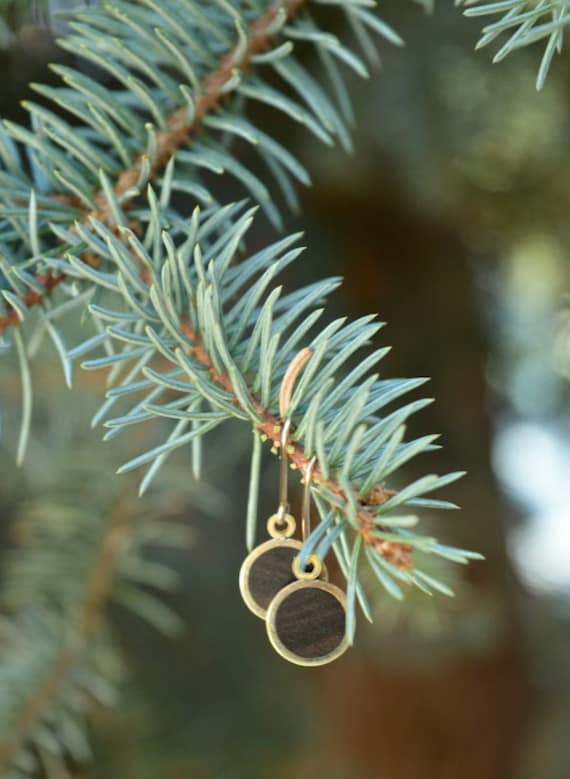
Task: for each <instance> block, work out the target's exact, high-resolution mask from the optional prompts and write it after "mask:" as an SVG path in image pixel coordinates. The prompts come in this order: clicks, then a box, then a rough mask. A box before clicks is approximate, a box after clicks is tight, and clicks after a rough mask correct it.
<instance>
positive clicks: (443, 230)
mask: <svg viewBox="0 0 570 779" xmlns="http://www.w3.org/2000/svg"><path fill="white" fill-rule="evenodd" d="M384 172H385V171H384ZM383 175H384V173H383ZM374 189H375V190H376V191H375V192H374V194H372V193H368V196H367V193H366V192H362V193H360V194H359V195H358V196H356V197H355V196H353V195H351V194H348V193H347V192H345V191H338V192H331V191H330V190H329V191H328V194H327V195H326V196H325V198H324V199H322V198H321V199H319V200H318V201H316V202H313V203H312V207H313V208H314V209H315V211H316V212H317V218H318V219H319V220H320V221H322V222H323V223H324V224H325V225H326V229H327V231H328V232H329V239H330V241H331V242H332V243H334V245H335V246H336V247H338V249H337V250H336V263H337V267H334V268H330V270H331V271H332V272H340V273H342V274H343V275H344V276H345V277H346V287H347V293H348V295H349V296H350V297H351V300H352V303H353V305H354V307H355V308H357V309H358V313H365V312H366V313H368V312H369V311H371V310H372V311H376V310H378V311H380V312H381V316H382V318H383V319H386V320H387V321H388V323H389V327H388V329H387V331H386V333H383V334H382V340H383V343H386V342H388V343H391V344H393V345H394V350H393V355H391V356H390V358H389V368H388V370H389V374H390V375H420V376H421V375H427V376H432V377H433V380H432V382H431V383H430V384H429V385H428V388H427V393H426V394H427V395H433V396H434V397H435V398H436V399H437V401H436V403H435V404H434V405H433V406H432V407H430V409H429V410H428V412H426V413H424V412H422V414H421V415H420V418H418V420H417V421H416V422H415V424H416V425H418V424H419V425H420V426H421V430H422V431H423V432H424V433H425V432H426V431H430V432H431V431H432V430H435V431H440V432H441V433H442V434H443V435H442V441H443V444H444V448H443V449H442V450H441V452H438V453H433V454H430V455H427V456H426V458H425V459H424V462H423V463H422V467H423V468H426V467H429V471H430V472H445V470H446V469H447V470H455V469H458V468H465V469H466V470H467V471H468V475H467V476H466V477H465V480H464V481H462V482H461V483H459V484H458V485H457V487H453V488H449V489H448V490H446V497H448V496H449V497H450V498H451V499H452V500H453V497H454V492H455V495H456V496H457V497H458V500H459V501H460V502H461V503H462V511H461V514H460V515H459V514H444V516H443V521H444V524H445V527H444V528H443V529H441V528H438V529H439V531H440V533H441V534H444V535H445V537H446V539H450V540H451V539H452V540H453V541H454V542H457V543H459V544H462V545H465V546H467V547H468V548H473V549H477V550H479V551H481V552H482V553H484V554H485V556H486V558H487V559H486V561H485V562H483V563H475V564H474V565H472V566H470V567H469V568H468V569H466V570H465V574H466V575H468V576H469V578H470V581H471V584H472V586H473V587H474V590H475V593H476V601H477V602H478V608H480V609H481V610H482V611H483V613H486V614H487V616H488V617H489V621H488V623H487V624H488V626H490V635H489V636H488V637H487V639H484V640H483V642H482V643H483V644H484V647H485V648H484V649H483V650H479V649H478V648H477V647H476V646H475V645H474V646H473V647H472V648H469V647H467V648H463V649H456V650H454V651H453V654H452V656H451V657H450V655H449V653H446V654H445V655H444V657H443V659H442V658H441V656H440V657H439V659H438V658H434V659H433V660H430V658H429V657H426V658H425V662H422V665H421V668H418V667H417V664H416V665H415V666H414V667H410V665H409V664H405V663H399V662H398V660H397V659H396V660H391V661H390V663H389V665H387V664H386V663H385V662H384V660H383V659H382V658H381V659H379V660H378V661H375V662H371V661H363V662H354V663H352V664H351V663H340V664H337V666H336V667H334V668H330V669H327V672H326V675H323V676H322V677H320V684H319V688H320V694H322V698H323V703H324V705H325V708H326V709H328V710H329V711H330V712H332V715H331V716H332V721H333V725H332V728H333V732H334V737H333V738H334V742H335V743H337V744H338V745H339V746H340V748H341V749H342V751H345V750H346V751H347V752H348V753H349V754H350V755H351V757H352V759H353V760H354V761H355V765H356V766H357V767H358V768H359V770H360V771H362V774H360V773H359V774H358V777H359V779H360V777H362V779H368V777H369V778H370V779H447V778H448V777H449V779H452V778H453V779H457V777H461V779H483V778H484V779H510V777H513V776H514V775H515V766H516V763H517V760H518V759H519V756H520V749H521V745H522V743H523V740H524V738H525V731H526V726H527V723H528V720H529V715H530V712H531V707H532V692H531V687H530V682H529V669H528V666H527V658H526V654H525V646H524V640H523V638H522V631H521V627H520V625H519V620H518V614H517V602H518V600H519V598H520V597H521V593H520V592H519V587H518V584H517V582H516V581H515V580H514V577H513V573H512V570H511V567H510V563H509V559H508V557H507V554H506V549H505V528H504V525H503V521H504V520H503V518H504V515H505V506H504V505H501V501H500V497H499V494H498V491H497V488H496V485H495V481H494V476H493V473H492V471H491V467H490V444H491V436H490V419H489V397H488V394H487V389H486V385H485V367H486V361H487V356H488V352H489V350H490V344H489V343H488V342H487V340H486V337H485V334H484V332H483V329H482V322H481V319H482V317H481V316H480V315H479V313H478V311H477V306H476V299H475V298H476V295H475V290H474V281H473V278H472V276H471V273H470V271H469V267H468V261H467V258H466V256H465V248H464V247H463V246H462V245H461V243H460V242H459V241H458V239H457V238H456V236H454V235H453V234H452V233H451V232H450V228H449V227H443V226H441V225H439V224H435V223H433V222H432V221H430V220H429V219H428V218H426V216H425V215H419V214H417V213H413V211H412V210H411V209H410V206H409V204H406V203H405V202H404V201H399V200H398V197H397V195H396V197H394V193H395V192H396V193H397V187H396V185H394V184H393V183H392V185H390V182H387V181H383V184H382V189H383V191H384V192H386V193H390V199H389V200H388V199H382V198H381V197H380V198H379V197H378V191H377V187H374ZM321 192H322V189H321ZM428 417H429V418H428ZM428 459H429V466H428ZM418 475H419V474H418ZM459 496H460V497H459ZM466 608H469V606H467V607H466ZM483 624H485V621H484V622H483ZM482 629H483V628H482ZM412 640H413V636H412ZM474 643H477V641H476V640H475V642H474ZM383 657H386V653H384V656H383Z"/></svg>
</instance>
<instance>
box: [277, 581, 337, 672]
mask: <svg viewBox="0 0 570 779" xmlns="http://www.w3.org/2000/svg"><path fill="white" fill-rule="evenodd" d="M307 587H311V588H316V589H319V590H324V591H325V592H329V593H331V595H334V597H335V598H336V599H337V600H338V601H339V603H340V604H341V605H342V607H343V609H344V612H345V614H346V595H345V593H344V592H343V591H342V590H341V589H340V587H337V586H336V585H335V584H331V583H330V582H328V581H322V580H321V579H314V580H307V579H301V580H299V581H296V582H293V583H292V584H288V585H287V586H286V587H284V588H283V589H282V590H280V591H279V593H278V594H277V595H276V596H275V597H274V598H273V600H272V601H271V603H270V604H269V608H268V609H267V615H266V628H267V635H268V637H269V641H270V643H271V645H272V647H273V648H274V649H275V651H276V652H277V653H278V654H280V655H281V657H283V658H284V659H285V660H288V661H289V662H290V663H293V664H294V665H301V666H306V667H311V666H312V667H315V666H319V665H326V664H327V663H332V661H333V660H336V659H337V658H338V657H340V656H341V655H343V654H344V653H345V652H346V650H347V649H348V647H349V641H348V636H347V635H346V632H345V634H344V638H343V639H342V641H341V642H340V643H339V645H338V646H337V647H335V649H333V650H332V651H331V652H329V653H328V654H326V655H322V656H321V657H301V656H300V655H298V654H296V653H295V652H293V651H291V650H290V649H289V648H288V647H286V646H285V644H284V643H283V642H282V641H281V639H280V637H279V634H278V632H277V627H276V619H277V613H278V611H279V607H280V606H281V604H282V603H283V602H284V601H285V600H286V599H287V597H288V596H289V595H291V593H293V592H297V591H298V590H300V589H305V588H307Z"/></svg>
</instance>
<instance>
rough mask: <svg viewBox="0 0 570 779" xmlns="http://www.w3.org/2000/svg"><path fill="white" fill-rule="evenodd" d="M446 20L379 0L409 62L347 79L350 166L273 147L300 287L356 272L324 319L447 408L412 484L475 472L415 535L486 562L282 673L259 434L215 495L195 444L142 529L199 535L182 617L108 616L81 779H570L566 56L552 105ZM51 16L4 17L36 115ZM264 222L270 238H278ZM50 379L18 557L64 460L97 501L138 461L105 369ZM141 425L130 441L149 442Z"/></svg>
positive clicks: (518, 62)
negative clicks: (352, 129) (252, 493)
mask: <svg viewBox="0 0 570 779" xmlns="http://www.w3.org/2000/svg"><path fill="white" fill-rule="evenodd" d="M68 5H69V4H68ZM12 6H13V4H12ZM435 6H436V7H435V10H434V13H433V14H432V15H426V14H424V13H423V12H422V10H421V9H420V8H419V7H418V5H416V4H414V3H407V2H402V0H385V1H384V2H382V4H381V12H382V15H383V18H384V19H386V20H387V21H389V22H390V23H391V24H393V25H394V26H395V28H396V29H397V30H398V31H399V32H400V34H401V35H402V37H403V38H404V40H405V41H406V46H405V48H403V49H390V48H388V47H387V46H384V47H383V50H382V59H383V66H382V70H381V72H379V73H374V74H373V76H372V78H371V79H370V80H369V81H368V82H365V83H360V82H359V83H357V82H356V81H355V82H354V83H351V94H352V96H353V98H354V101H355V114H356V118H357V131H356V135H355V148H356V152H355V154H354V156H352V157H346V156H344V155H343V154H342V153H341V152H340V151H338V150H332V151H330V150H326V151H323V149H322V148H321V147H320V146H318V145H317V144H316V143H315V144H314V145H313V144H312V143H310V142H308V141H307V137H306V136H305V135H304V134H302V133H299V136H298V138H296V137H295V133H296V131H295V129H294V128H291V127H287V128H282V127H279V126H275V127H273V128H272V131H273V132H275V134H277V135H278V134H279V133H280V132H281V133H286V134H287V137H288V138H289V139H293V143H294V144H295V145H296V147H297V148H296V151H297V153H298V154H299V156H300V158H301V159H302V161H303V162H304V163H305V164H306V165H307V167H308V168H309V170H310V171H311V173H312V177H313V181H314V187H313V189H312V190H310V191H306V192H301V193H300V195H301V202H302V214H301V215H297V216H294V217H292V218H291V219H290V220H289V225H288V227H290V228H291V229H296V228H297V227H302V228H303V229H305V231H306V242H307V245H308V246H309V251H308V252H307V253H306V255H305V257H304V259H303V260H302V262H301V263H300V264H299V266H298V267H297V268H295V269H294V270H292V271H290V276H291V280H295V281H297V280H298V278H300V277H302V279H303V280H315V279H317V278H319V277H321V276H324V275H336V274H339V275H343V276H344V277H345V279H346V283H345V285H344V286H343V288H342V289H341V291H340V292H339V293H337V294H336V295H335V298H334V301H333V302H332V306H333V309H334V310H335V311H336V312H344V313H349V314H351V315H358V314H362V313H368V312H370V311H378V312H379V313H380V315H381V318H382V319H383V320H386V321H387V322H388V323H389V326H388V327H387V328H386V329H385V330H383V331H382V332H381V334H380V338H381V341H382V343H390V344H392V345H393V347H394V348H393V351H392V353H391V354H390V356H389V357H388V358H387V360H386V361H385V363H384V365H385V368H384V370H385V371H387V372H389V375H390V376H416V375H420V376H421V375H425V376H431V377H432V382H431V383H430V385H428V394H430V395H432V396H433V397H435V398H436V401H437V402H436V403H435V404H434V405H433V406H431V407H430V408H429V409H428V410H427V411H423V412H422V414H421V415H420V416H419V418H418V419H417V420H415V421H414V422H413V425H412V426H413V428H414V429H413V432H420V431H421V432H422V433H429V432H440V433H441V434H442V444H443V448H442V449H441V450H440V451H439V452H436V453H433V454H430V455H427V456H424V458H423V459H422V461H421V462H420V463H417V464H415V465H414V467H415V468H416V469H418V471H417V472H418V474H419V473H420V470H419V469H422V471H421V472H424V473H425V472H445V470H455V469H466V470H467V471H468V475H467V477H466V478H464V479H463V480H461V481H460V482H459V483H457V484H455V485H453V487H452V488H450V489H448V490H447V495H446V497H449V499H451V500H454V501H456V502H457V503H459V504H460V505H461V506H462V511H461V512H456V513H454V514H449V513H448V514H445V515H443V516H441V517H437V516H436V517H433V516H430V517H429V518H428V517H427V516H426V518H425V521H426V524H428V525H430V524H431V525H433V529H434V532H436V533H437V534H438V535H439V536H440V537H441V538H442V540H444V541H448V542H456V543H458V544H459V545H462V546H467V547H469V548H472V549H476V550H478V551H481V552H482V553H484V554H485V556H486V558H487V559H486V562H484V563H476V564H474V565H473V566H471V567H470V569H469V570H466V571H464V570H461V571H456V570H451V566H450V567H449V568H447V567H446V568H445V569H443V571H442V574H441V575H442V578H444V579H445V580H448V581H450V582H451V583H452V585H453V586H454V587H455V589H456V591H457V597H456V598H455V599H454V600H447V599H444V598H438V599H436V600H428V599H427V598H426V597H424V596H422V595H421V594H420V595H417V596H416V595H414V596H413V597H410V598H409V599H408V600H407V601H406V602H405V603H404V604H402V605H400V604H396V605H395V604H394V603H391V602H388V601H387V598H386V597H385V596H384V595H383V594H381V593H379V592H378V589H377V588H374V586H373V587H372V588H371V591H372V592H376V593H377V595H376V598H375V603H374V605H375V614H376V622H375V624H374V625H373V626H369V625H367V624H365V623H364V622H362V624H361V625H359V632H358V637H357V645H356V647H355V648H354V649H353V650H352V651H351V652H350V653H349V654H347V655H345V656H344V657H343V658H342V659H341V660H340V661H338V662H337V663H335V664H333V665H331V666H328V667H324V668H321V669H315V670H305V669H301V668H295V667H293V666H289V665H287V664H286V663H284V662H283V661H282V660H281V659H279V658H277V657H276V656H275V655H274V654H273V653H272V651H271V650H270V649H269V647H268V645H267V641H266V639H265V636H264V631H263V630H262V626H261V624H260V623H259V622H258V621H257V620H256V619H255V618H254V617H253V616H252V615H250V613H249V612H248V611H247V610H246V609H245V607H244V606H243V604H242V602H241V600H240V597H239V593H238V588H237V575H238V570H239V566H240V564H241V560H242V559H243V556H244V554H245V548H244V508H245V497H246V496H245V488H244V485H245V484H246V483H247V467H248V466H247V455H246V453H247V449H248V446H249V433H248V432H245V433H244V431H242V430H241V429H240V427H239V426H235V427H234V426H229V427H228V428H227V429H225V430H223V431H222V433H220V434H219V435H217V436H214V437H213V439H212V440H211V441H210V442H209V445H208V446H207V449H206V458H205V459H206V468H205V477H204V482H203V483H202V484H201V485H195V484H190V482H189V480H188V471H189V465H188V457H187V455H186V454H185V453H180V454H178V456H177V457H173V458H172V459H171V460H170V461H169V464H168V466H167V467H166V468H165V469H164V471H163V474H162V476H161V478H160V479H159V480H158V484H157V487H156V491H155V493H154V495H152V496H150V497H149V498H145V499H143V502H142V504H141V507H140V511H141V512H145V511H146V512H149V511H151V512H157V513H158V514H160V513H162V514H165V515H175V516H176V517H177V518H178V519H179V520H180V521H183V522H184V523H185V524H186V525H187V526H188V528H189V531H190V544H189V545H188V548H187V549H181V550H180V552H179V554H177V555H174V556H173V557H172V559H171V560H170V561H171V563H172V564H173V565H175V566H176V567H177V568H178V569H179V570H180V572H181V573H182V581H183V586H182V587H181V589H180V590H179V591H178V592H177V593H176V595H175V596H173V597H172V599H171V600H172V605H173V606H174V607H175V609H176V610H177V611H178V613H179V614H181V616H182V617H183V619H184V621H185V623H186V626H187V627H186V628H185V630H184V631H183V632H182V633H181V635H180V636H179V637H178V638H177V639H175V640H170V639H166V638H163V637H161V636H160V635H159V634H157V633H156V632H154V631H153V630H151V629H150V628H148V627H147V626H146V625H145V624H144V623H143V622H142V621H139V620H138V619H137V618H135V617H133V616H132V615H131V614H129V613H127V612H126V611H123V610H121V608H119V607H113V610H112V621H113V624H114V627H115V629H116V632H117V637H118V638H117V640H118V642H119V644H120V647H121V654H122V658H123V665H124V668H125V672H124V675H123V680H122V682H121V690H122V694H121V697H120V699H119V702H118V705H117V706H116V707H115V708H113V709H103V708H101V709H97V710H96V712H95V716H94V718H93V726H92V737H93V743H94V748H95V754H96V760H95V762H94V765H93V766H91V767H88V768H85V769H82V771H79V772H78V775H84V776H85V777H92V778H93V779H155V778H156V779H178V778H179V777H180V778H182V777H184V779H186V778H187V779H293V778H294V777H301V778H302V779H305V777H306V778H307V779H308V777H316V776H318V777H324V778H325V779H451V778H452V777H453V779H457V777H461V778H462V779H471V778H473V779H568V777H569V776H570V741H569V739H568V727H569V724H570V651H569V650H570V647H569V639H570V437H569V435H568V433H569V431H570V402H569V401H570V389H569V378H570V316H569V314H568V311H567V310H565V308H564V295H565V294H567V293H568V292H569V291H570V258H569V256H568V255H569V251H568V248H567V247H568V246H570V225H569V223H568V218H567V215H568V210H569V206H570V144H569V143H568V141H569V135H570V134H569V129H570V126H569V112H568V93H569V87H570V58H568V57H567V56H566V55H564V54H563V56H562V57H560V58H557V59H556V60H555V62H554V66H553V69H552V72H551V74H550V76H549V78H548V80H547V83H546V87H545V88H544V90H543V91H542V92H541V93H540V94H537V93H536V92H535V90H534V81H535V76H536V67H537V60H538V57H539V55H538V53H537V52H536V51H534V50H532V49H531V50H523V51H520V52H517V53H516V54H515V55H512V56H511V57H510V58H508V59H507V60H506V61H505V62H504V63H502V64H501V65H500V66H492V65H491V64H490V63H489V60H490V56H489V54H488V52H486V51H484V52H479V53H475V52H474V51H473V47H474V44H475V42H476V40H477V37H478V33H479V28H480V23H479V22H478V21H477V20H470V21H468V20H466V19H465V18H463V17H462V16H461V14H460V12H459V10H458V9H456V8H453V7H452V4H451V3H449V2H444V1H443V0H440V2H437V3H436V4H435ZM7 7H8V6H7ZM11 13H13V7H12V12H11ZM48 19H49V17H48V16H47V15H43V14H42V13H38V12H36V13H33V12H32V13H30V12H27V13H24V14H20V13H18V14H16V17H14V16H11V17H10V18H9V19H7V21H9V23H10V24H9V28H11V29H12V31H13V32H12V33H8V32H7V31H6V33H5V34H3V36H2V38H3V51H2V52H1V53H0V67H1V73H2V75H3V78H2V80H1V101H2V104H1V113H2V115H3V116H4V117H7V116H10V117H14V116H17V117H19V118H21V117H22V112H21V109H20V107H19V104H18V101H19V100H20V99H22V98H23V97H24V96H25V95H27V94H28V90H27V87H26V85H27V83H28V81H30V80H40V79H41V80H45V79H47V78H49V71H48V70H47V62H48V61H50V60H53V59H55V58H62V53H60V52H58V50H57V49H56V48H54V45H53V41H52V37H51V33H50V31H49V29H48V28H47V22H48ZM7 30H8V27H7ZM264 121H265V122H266V123H268V124H269V125H271V122H273V121H275V117H274V116H273V115H272V114H271V112H267V114H266V115H265V117H264ZM224 194H225V193H224ZM234 196H235V193H234V192H231V191H228V192H227V196H226V198H225V199H227V200H229V199H231V198H232V197H234ZM258 231H259V233H258V236H257V240H259V241H263V240H265V239H266V238H268V237H270V236H271V230H270V228H269V227H263V226H260V227H259V228H258ZM59 370H60V369H59V367H57V366H56V367H54V363H53V362H52V360H51V358H50V354H45V355H43V354H42V355H41V359H40V360H39V361H38V363H37V366H36V376H35V381H36V384H37V385H38V386H40V387H41V401H40V405H39V408H38V409H37V413H36V421H35V427H34V436H33V440H32V447H31V449H32V454H31V456H30V458H29V460H28V462H27V464H26V465H25V467H24V468H23V469H22V470H21V471H19V472H18V471H17V470H16V468H15V466H14V464H13V459H14V453H13V448H14V447H13V446H12V445H11V443H10V436H9V435H6V436H5V437H4V441H3V444H2V446H3V448H2V453H1V468H2V475H3V478H2V483H1V485H0V499H1V505H0V512H1V513H2V515H4V516H5V517H6V522H5V523H3V525H4V528H5V529H4V530H3V531H2V535H3V536H4V540H5V541H6V542H7V543H6V544H5V545H6V546H9V538H10V536H9V529H10V527H11V524H10V523H11V521H13V520H15V519H16V518H17V517H19V516H21V515H22V513H25V511H26V510H27V507H28V506H29V504H30V503H31V502H33V501H38V502H40V503H41V500H42V496H45V495H46V493H47V491H53V492H55V493H57V492H58V490H61V491H63V490H65V489H66V488H67V487H66V482H65V478H66V477H65V474H66V473H67V470H66V469H67V467H68V464H69V460H70V459H76V458H77V457H79V456H81V457H85V458H86V462H87V463H88V464H89V469H90V470H89V472H90V474H91V478H92V480H93V482H94V483H95V484H99V485H101V486H100V490H101V492H105V491H106V490H107V489H108V486H107V485H109V484H110V483H111V480H115V479H116V478H117V477H114V475H113V474H114V470H115V469H116V467H117V466H118V465H119V463H120V462H121V461H122V460H123V459H124V457H122V454H124V452H121V451H120V447H116V446H115V445H114V444H108V445H106V446H105V445H103V444H100V443H99V439H100V433H99V432H98V431H95V432H89V428H88V420H89V418H90V416H91V414H92V413H93V411H94V409H95V408H96V406H97V399H98V398H99V397H100V395H101V392H102V384H101V380H100V379H99V378H98V377H97V376H94V375H93V374H88V375H87V374H85V375H83V376H80V377H79V382H78V387H77V388H76V389H75V390H74V391H73V392H72V393H69V392H68V391H67V390H65V389H64V385H63V381H62V380H61V379H60V376H59V373H58V371H59ZM1 381H2V396H3V403H4V404H5V405H6V404H7V408H6V412H5V416H6V425H7V428H8V431H9V430H10V429H11V427H12V425H15V423H16V421H17V414H18V404H19V388H18V381H17V377H16V375H15V374H14V373H11V372H10V368H9V366H2V379H1ZM145 434H146V433H145V431H144V430H143V431H141V432H139V431H137V440H136V441H134V442H131V443H130V444H129V442H127V443H126V444H125V446H127V447H128V446H132V447H135V448H136V449H137V451H140V450H141V449H142V448H143V445H142V444H143V441H141V436H144V435H145ZM148 434H149V435H151V434H152V431H150V432H149V433H148ZM264 475H265V478H264V480H263V488H262V489H263V494H262V500H261V509H260V510H261V512H262V513H263V514H265V513H266V514H269V513H270V512H271V511H272V510H273V508H274V503H275V500H276V483H277V471H276V464H275V463H274V462H268V463H267V465H266V469H265V472H264ZM123 478H124V477H123ZM123 483H124V484H127V482H126V481H124V482H123ZM395 486H396V487H397V486H398V485H395ZM92 487H93V485H91V488H92ZM113 489H117V490H119V489H128V487H122V486H117V487H116V488H113ZM95 492H96V491H95ZM92 494H93V492H92V491H91V492H89V491H88V490H87V489H86V491H85V500H97V498H93V497H92ZM1 560H2V558H0V562H1ZM0 694H1V691H0Z"/></svg>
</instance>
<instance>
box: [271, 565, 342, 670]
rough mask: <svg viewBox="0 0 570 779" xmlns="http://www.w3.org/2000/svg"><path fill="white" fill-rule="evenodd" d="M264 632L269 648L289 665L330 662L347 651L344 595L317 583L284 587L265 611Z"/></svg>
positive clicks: (295, 583)
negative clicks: (288, 662)
mask: <svg viewBox="0 0 570 779" xmlns="http://www.w3.org/2000/svg"><path fill="white" fill-rule="evenodd" d="M267 633H268V635H269V640H270V641H271V643H272V645H273V647H274V648H275V649H276V650H277V652H279V654H280V655H282V657H284V658H285V659H286V660H289V661H290V662H291V663H296V664H297V665H324V664H325V663H330V662H331V661H332V660H335V659H336V658H337V657H340V655H342V654H343V652H345V651H346V649H347V648H348V640H347V638H346V598H345V595H344V593H343V592H342V590H340V589H339V588H338V587H335V586H334V584H329V583H328V582H323V581H319V580H315V581H310V580H301V581H296V582H294V583H293V584H290V585H288V586H287V587H285V589H283V590H281V592H280V593H279V594H278V595H276V596H275V598H274V599H273V601H272V602H271V605H270V606H269V609H268V610H267Z"/></svg>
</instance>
